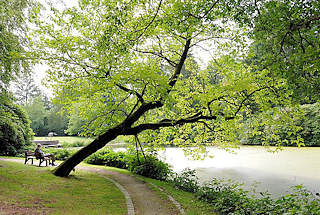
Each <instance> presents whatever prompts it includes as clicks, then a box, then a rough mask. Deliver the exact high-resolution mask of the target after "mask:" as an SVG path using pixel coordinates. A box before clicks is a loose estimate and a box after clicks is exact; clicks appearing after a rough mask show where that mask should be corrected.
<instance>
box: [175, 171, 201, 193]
mask: <svg viewBox="0 0 320 215" xmlns="http://www.w3.org/2000/svg"><path fill="white" fill-rule="evenodd" d="M195 173H196V171H195V170H191V169H185V170H183V171H182V172H181V174H177V173H173V176H172V179H171V181H170V182H171V183H172V184H173V186H174V187H175V188H177V189H180V190H184V191H187V192H192V193H195V192H197V191H198V189H199V186H200V185H199V182H198V181H199V178H198V177H197V176H196V174H195Z"/></svg>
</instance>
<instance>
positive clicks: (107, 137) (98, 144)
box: [54, 127, 121, 177]
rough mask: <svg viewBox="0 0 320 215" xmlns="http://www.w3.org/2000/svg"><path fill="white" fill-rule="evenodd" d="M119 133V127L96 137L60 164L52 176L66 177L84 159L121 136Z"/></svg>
mask: <svg viewBox="0 0 320 215" xmlns="http://www.w3.org/2000/svg"><path fill="white" fill-rule="evenodd" d="M120 132H121V129H120V128H119V127H118V128H112V129H109V130H108V131H107V132H105V133H104V134H102V135H101V136H99V137H97V138H96V139H95V140H94V141H93V142H91V143H90V144H89V145H87V146H85V147H83V148H82V149H80V150H79V151H78V152H76V153H75V154H74V155H72V156H71V157H70V158H68V159H67V160H66V161H64V162H63V163H62V164H60V165H59V166H58V167H57V168H56V169H55V171H54V175H56V176H61V177H66V176H68V175H69V173H70V172H71V171H72V170H73V169H74V168H75V167H76V166H77V165H78V164H79V163H81V162H82V161H83V160H84V159H85V158H87V157H88V156H90V155H91V154H93V153H95V152H96V151H98V150H99V149H101V148H102V147H104V146H105V145H106V144H107V143H109V142H110V141H111V140H114V139H115V138H117V137H118V136H119V135H120V134H121V133H120Z"/></svg>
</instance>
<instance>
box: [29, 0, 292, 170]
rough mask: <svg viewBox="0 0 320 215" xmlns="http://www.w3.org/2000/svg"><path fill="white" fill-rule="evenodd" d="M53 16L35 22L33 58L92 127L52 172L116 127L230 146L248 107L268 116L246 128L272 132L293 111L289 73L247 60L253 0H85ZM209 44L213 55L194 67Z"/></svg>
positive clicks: (148, 137)
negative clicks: (83, 143)
mask: <svg viewBox="0 0 320 215" xmlns="http://www.w3.org/2000/svg"><path fill="white" fill-rule="evenodd" d="M47 14H48V13H47ZM50 14H51V15H50V19H48V18H47V19H45V20H46V21H45V20H43V19H40V18H39V19H37V20H36V21H35V22H36V24H37V30H36V32H35V33H36V36H35V37H34V38H35V41H34V45H35V49H36V50H37V56H38V57H39V58H40V59H42V60H44V61H46V62H47V63H48V64H49V65H50V67H51V69H50V71H48V73H49V79H50V80H51V83H52V86H53V87H54V90H55V93H56V96H57V97H56V98H57V99H56V100H57V101H58V102H60V103H62V104H64V105H65V109H66V110H68V111H70V112H72V111H74V108H77V111H78V112H79V117H81V118H82V119H85V121H86V122H87V125H86V131H87V132H88V133H91V132H93V133H94V135H96V138H95V140H94V141H93V142H92V143H90V144H89V145H87V146H86V147H84V148H82V149H80V150H79V151H78V152H76V153H75V154H74V155H73V156H72V157H70V158H69V159H68V160H66V161H65V162H63V163H62V164H61V165H59V167H57V169H56V170H55V172H54V174H55V175H57V176H67V175H68V174H69V173H70V171H71V170H72V169H73V168H74V167H75V166H76V165H78V164H79V163H80V162H81V161H83V160H84V159H85V158H86V157H88V156H89V155H91V154H92V153H94V152H96V151H97V150H99V149H101V148H102V147H104V146H105V145H106V144H107V143H109V142H110V141H111V140H113V139H115V138H117V137H118V136H120V135H132V136H137V135H138V134H139V135H144V137H145V138H144V141H145V142H151V141H154V142H155V141H158V142H160V141H161V142H162V143H165V142H168V141H173V142H174V143H175V144H176V145H179V144H187V145H189V146H190V145H191V146H199V147H200V146H204V145H206V144H215V145H222V146H224V147H229V146H231V145H232V144H234V143H235V140H236V136H237V131H238V128H240V127H241V125H242V122H243V119H244V118H245V117H248V116H250V115H251V114H253V113H257V112H258V113H259V114H264V115H265V116H264V118H263V119H264V120H257V121H256V122H253V123H252V126H253V127H258V126H259V125H261V124H263V125H265V126H266V127H267V128H268V129H267V130H268V131H269V133H268V135H267V136H268V138H269V139H272V140H278V138H277V125H279V124H281V123H288V122H290V120H293V119H294V117H295V115H296V114H295V110H296V109H295V108H294V107H293V106H292V104H291V93H292V91H291V90H290V89H288V87H287V86H288V84H287V81H286V80H285V79H284V78H280V77H277V76H274V74H273V72H272V71H269V70H268V69H259V67H258V66H249V65H247V64H245V63H244V59H245V58H246V53H247V51H248V50H247V49H246V46H248V45H249V43H250V41H249V35H248V34H247V32H248V30H250V28H252V26H251V27H250V26H248V24H249V23H250V22H251V19H250V17H249V16H248V15H250V14H257V13H256V9H255V1H240V0H237V1H230V0H227V1H225V0H215V1H211V0H143V1H139V0H136V1H128V0H122V1H110V0H101V1H99V0H98V1H97V0H94V1H90V0H88V1H84V0H81V1H79V4H78V6H77V7H73V8H68V9H65V10H57V9H54V8H51V12H50ZM209 49H211V50H215V53H214V55H213V56H212V57H214V58H210V59H205V58H202V61H206V62H207V64H206V65H199V64H200V63H199V62H200V61H198V60H197V59H199V58H201V57H202V55H204V54H203V53H205V52H204V51H203V50H209ZM271 109H272V111H269V110H271ZM259 119H261V117H260V118H259ZM254 123H255V124H254ZM292 129H293V132H294V130H295V128H292ZM257 132H258V131H257ZM266 141H267V139H266Z"/></svg>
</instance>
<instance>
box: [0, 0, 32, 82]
mask: <svg viewBox="0 0 320 215" xmlns="http://www.w3.org/2000/svg"><path fill="white" fill-rule="evenodd" d="M31 6H32V1H31V0H8V1H1V2H0V11H1V16H0V87H4V86H6V85H8V84H9V83H10V81H12V80H14V79H15V78H16V76H18V75H19V74H20V73H21V72H24V71H25V70H26V69H27V68H28V67H29V65H28V61H27V60H26V59H25V57H26V56H25V55H26V52H25V50H24V49H25V48H24V47H25V46H26V40H25V34H26V30H27V26H26V25H25V21H26V20H27V19H28V18H27V17H26V14H27V11H28V10H29V8H30V7H31Z"/></svg>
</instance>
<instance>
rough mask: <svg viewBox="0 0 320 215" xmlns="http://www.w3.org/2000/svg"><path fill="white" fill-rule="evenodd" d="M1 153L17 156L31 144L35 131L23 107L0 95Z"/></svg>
mask: <svg viewBox="0 0 320 215" xmlns="http://www.w3.org/2000/svg"><path fill="white" fill-rule="evenodd" d="M0 116H1V117H0V155H9V156H16V155H17V154H19V153H22V152H23V150H24V149H26V147H28V146H29V145H30V144H31V137H32V135H33V132H32V130H31V128H30V120H29V119H28V117H27V115H26V113H25V112H24V111H23V109H22V108H21V107H20V106H18V105H15V104H13V103H12V102H11V101H10V99H9V98H4V95H2V94H1V95H0Z"/></svg>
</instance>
